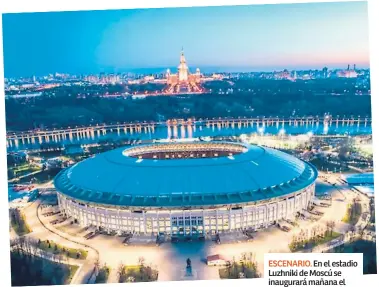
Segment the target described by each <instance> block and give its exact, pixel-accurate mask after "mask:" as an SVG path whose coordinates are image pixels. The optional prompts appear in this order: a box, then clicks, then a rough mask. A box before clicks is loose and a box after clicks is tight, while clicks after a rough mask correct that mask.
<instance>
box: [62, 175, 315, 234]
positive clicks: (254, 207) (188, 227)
mask: <svg viewBox="0 0 379 287" xmlns="http://www.w3.org/2000/svg"><path fill="white" fill-rule="evenodd" d="M314 196H315V182H314V181H313V182H312V183H310V184H309V185H308V186H307V187H305V188H303V189H301V190H298V191H296V192H293V193H290V194H286V195H283V196H280V197H274V198H271V199H269V200H262V201H256V202H251V203H244V204H240V205H235V204H234V205H222V206H221V205H220V206H211V207H207V206H203V207H198V208H191V209H182V210H180V209H179V210H178V209H172V210H168V209H164V210H162V209H159V208H156V209H150V210H141V211H135V210H136V209H134V210H127V209H121V208H119V207H117V206H114V207H107V206H100V205H98V204H92V203H83V202H79V201H77V200H75V199H73V198H70V197H68V196H66V195H64V194H62V193H60V192H59V191H58V204H59V206H60V209H61V211H62V212H63V213H64V214H65V215H66V216H71V217H72V218H74V219H76V220H77V221H78V223H79V224H80V225H81V226H89V225H91V226H94V227H96V228H101V229H102V230H105V231H107V232H111V231H116V232H117V233H118V234H122V233H133V234H154V235H157V234H166V235H170V236H193V237H196V236H202V235H205V234H214V233H219V232H228V231H235V230H246V229H253V230H257V229H261V228H267V227H268V226H270V225H272V224H275V223H276V222H278V221H279V220H281V219H293V218H294V216H295V215H296V214H297V213H299V212H302V211H303V210H304V209H306V208H307V207H308V204H309V202H310V201H311V200H312V198H313V197H314Z"/></svg>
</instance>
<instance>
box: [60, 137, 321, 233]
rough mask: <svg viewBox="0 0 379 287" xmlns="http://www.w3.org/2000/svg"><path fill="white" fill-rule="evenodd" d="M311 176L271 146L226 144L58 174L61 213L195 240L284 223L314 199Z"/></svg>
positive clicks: (100, 159)
mask: <svg viewBox="0 0 379 287" xmlns="http://www.w3.org/2000/svg"><path fill="white" fill-rule="evenodd" d="M316 178H317V170H316V169H315V168H314V167H313V166H312V165H310V164H308V163H306V162H304V161H302V160H300V159H297V158H295V157H293V156H291V155H288V154H286V153H283V152H281V151H278V150H274V149H271V148H266V147H261V146H255V145H248V144H242V143H230V142H190V143H159V144H157V143H155V144H149V145H140V146H135V147H130V148H121V149H115V150H112V151H109V152H105V153H102V154H98V155H95V156H94V157H92V158H89V159H87V160H84V161H82V162H80V163H77V164H75V165H73V166H72V167H69V168H67V169H65V170H63V171H61V172H60V173H59V174H58V175H57V176H56V178H55V180H54V184H55V187H56V189H57V193H58V203H59V206H60V208H61V210H62V212H63V213H64V214H65V215H67V216H71V217H72V218H74V219H76V220H77V221H78V222H79V224H80V225H82V226H89V225H92V226H95V227H97V228H99V229H102V230H106V231H109V232H110V231H117V232H118V233H128V232H131V233H135V234H167V235H171V236H203V235H204V234H212V233H218V232H223V231H233V230H244V229H255V230H256V229H260V228H266V227H268V226H269V225H271V224H275V223H276V222H278V221H279V220H281V219H291V218H293V217H294V216H295V215H296V214H297V213H299V212H302V210H303V209H306V208H307V206H308V204H309V202H310V201H311V200H312V198H313V197H314V194H315V181H316Z"/></svg>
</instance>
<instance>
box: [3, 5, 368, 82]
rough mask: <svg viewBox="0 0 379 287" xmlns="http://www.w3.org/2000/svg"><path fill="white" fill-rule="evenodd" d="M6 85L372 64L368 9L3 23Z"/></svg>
mask: <svg viewBox="0 0 379 287" xmlns="http://www.w3.org/2000/svg"><path fill="white" fill-rule="evenodd" d="M3 44H4V69H5V76H6V77H16V76H31V75H43V74H47V73H54V72H62V73H78V74H79V73H98V72H124V71H128V70H134V69H138V68H162V69H163V68H165V67H175V66H177V64H178V61H179V54H180V50H181V48H182V46H183V47H184V51H185V55H186V58H187V62H188V64H189V66H190V67H191V68H193V69H195V68H196V67H200V68H203V69H204V68H219V69H229V70H238V69H241V70H253V71H255V70H265V71H266V70H275V69H276V70H278V69H283V68H289V69H292V68H298V69H302V68H322V67H324V66H328V67H330V68H333V67H345V66H347V64H348V63H350V64H353V63H356V64H357V65H358V67H359V66H361V67H362V66H364V67H368V66H369V44H368V16H367V3H366V2H336V3H309V4H281V5H250V6H224V7H197V8H196V7H195V8H170V9H139V10H108V11H79V12H49V13H23V14H5V15H3Z"/></svg>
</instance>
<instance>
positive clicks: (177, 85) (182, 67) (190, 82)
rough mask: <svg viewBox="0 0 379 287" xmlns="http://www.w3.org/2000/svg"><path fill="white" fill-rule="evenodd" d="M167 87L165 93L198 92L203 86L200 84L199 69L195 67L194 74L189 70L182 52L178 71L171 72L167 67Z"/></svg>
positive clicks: (201, 90)
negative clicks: (175, 72)
mask: <svg viewBox="0 0 379 287" xmlns="http://www.w3.org/2000/svg"><path fill="white" fill-rule="evenodd" d="M166 77H167V88H166V89H165V91H164V92H165V93H169V94H175V93H200V92H203V88H202V87H201V86H200V82H201V73H200V69H199V68H197V69H196V73H195V74H191V73H190V72H189V68H188V65H187V61H186V58H185V56H184V52H183V50H182V53H181V55H180V63H179V66H178V73H177V74H172V73H171V71H170V70H169V69H168V70H167V72H166Z"/></svg>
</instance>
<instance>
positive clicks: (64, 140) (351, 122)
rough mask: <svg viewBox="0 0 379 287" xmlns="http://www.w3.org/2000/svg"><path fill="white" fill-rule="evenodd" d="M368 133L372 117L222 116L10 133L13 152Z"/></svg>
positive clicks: (10, 146) (8, 144)
mask: <svg viewBox="0 0 379 287" xmlns="http://www.w3.org/2000/svg"><path fill="white" fill-rule="evenodd" d="M309 132H311V133H313V134H315V135H323V134H324V135H365V134H371V133H372V128H371V118H368V117H366V118H361V117H355V118H354V117H351V118H345V117H343V118H340V117H331V116H326V117H298V118H286V119H284V118H265V117H259V118H233V119H230V118H219V119H187V120H183V119H177V120H168V121H165V122H139V123H117V124H108V125H93V126H86V127H74V128H72V127H69V128H64V129H63V128H62V129H50V130H31V131H25V132H8V133H7V148H8V150H9V151H15V150H21V149H35V148H39V146H40V145H41V144H44V143H52V142H53V143H60V144H63V145H65V144H70V143H71V144H91V143H96V142H98V141H100V140H107V139H109V140H117V139H141V140H149V139H150V140H152V139H167V138H195V137H208V136H240V135H242V134H252V133H258V134H262V135H264V134H271V135H276V134H283V133H286V134H305V133H309Z"/></svg>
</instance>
